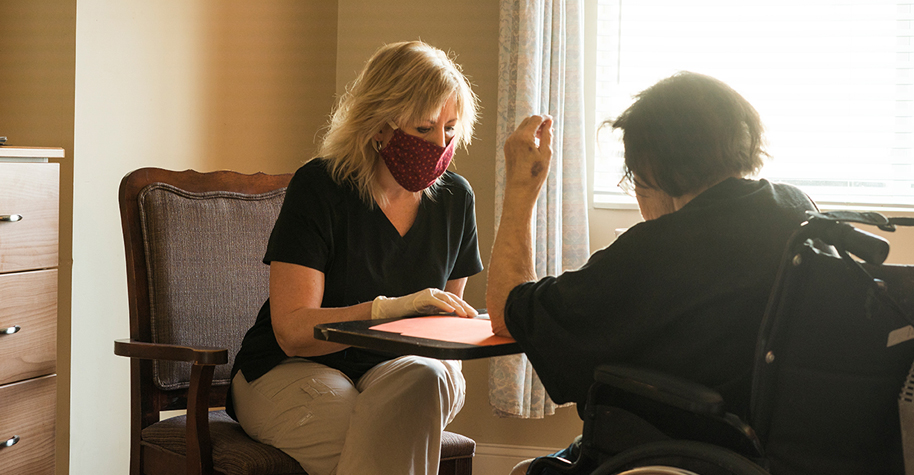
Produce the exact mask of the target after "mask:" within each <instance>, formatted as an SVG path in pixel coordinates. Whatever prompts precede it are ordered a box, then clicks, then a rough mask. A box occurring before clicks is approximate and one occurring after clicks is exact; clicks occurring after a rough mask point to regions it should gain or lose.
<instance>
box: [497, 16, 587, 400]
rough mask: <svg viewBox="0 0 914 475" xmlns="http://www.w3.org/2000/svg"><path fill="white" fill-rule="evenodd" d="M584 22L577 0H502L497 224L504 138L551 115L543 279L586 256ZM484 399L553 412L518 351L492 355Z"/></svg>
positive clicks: (537, 242)
mask: <svg viewBox="0 0 914 475" xmlns="http://www.w3.org/2000/svg"><path fill="white" fill-rule="evenodd" d="M582 23H583V18H582V10H581V1H580V0H501V13H500V26H499V28H500V33H499V61H498V62H499V67H498V110H497V113H498V121H497V133H496V140H497V146H496V150H497V154H496V165H495V169H496V175H497V178H496V185H495V203H496V204H495V222H496V223H498V222H499V221H500V219H501V205H502V200H503V198H504V183H505V157H504V152H503V147H504V143H505V139H506V138H507V137H508V135H510V134H511V132H513V131H514V129H515V127H516V126H517V124H518V123H520V121H521V120H523V119H524V117H527V116H529V115H532V114H543V113H546V114H549V115H551V116H552V117H553V118H554V120H555V122H554V126H553V131H554V134H555V139H554V140H553V142H552V149H553V155H552V168H551V169H550V172H549V178H548V179H547V181H546V184H545V186H544V187H543V192H542V194H541V195H540V197H539V200H538V201H537V204H536V210H535V214H534V216H535V217H534V219H535V220H536V226H535V231H534V232H535V236H534V239H533V242H534V246H535V249H536V273H537V275H539V276H541V277H542V276H546V275H555V274H558V273H561V272H562V271H563V270H565V269H571V268H577V267H579V266H581V265H582V264H584V262H585V261H586V260H587V257H588V256H589V253H590V249H589V248H590V246H589V243H588V235H589V234H588V228H587V185H586V181H585V179H586V163H585V156H584V109H583V64H582V62H583V51H582V48H583V39H582V33H583V32H582V27H583V25H582ZM496 226H497V224H496ZM489 402H490V404H491V405H492V407H493V408H494V410H495V412H496V414H498V415H501V416H506V417H524V418H542V417H544V416H546V415H551V414H553V413H554V412H555V407H556V405H555V404H554V403H553V402H552V400H551V399H550V398H549V395H548V394H546V391H545V390H544V389H543V385H542V383H541V382H540V380H539V378H538V377H537V376H536V373H535V372H534V371H533V368H532V367H531V366H530V363H529V362H528V361H527V358H526V357H525V356H524V355H523V354H521V355H511V356H504V357H499V358H492V360H491V362H490V364H489Z"/></svg>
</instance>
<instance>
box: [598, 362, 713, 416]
mask: <svg viewBox="0 0 914 475" xmlns="http://www.w3.org/2000/svg"><path fill="white" fill-rule="evenodd" d="M594 380H595V381H596V382H598V383H601V384H605V385H608V386H611V387H613V388H616V389H619V390H622V391H625V392H627V393H630V394H634V395H638V396H641V397H645V398H648V399H650V400H653V401H657V402H659V403H662V404H665V405H668V406H673V407H676V408H679V409H682V410H684V411H688V412H692V413H696V414H702V415H715V416H723V415H724V399H723V397H721V395H720V393H718V392H717V391H715V390H713V389H711V388H709V387H707V386H704V385H702V384H699V383H696V382H694V381H689V380H686V379H682V378H679V377H676V376H672V375H669V374H665V373H661V372H658V371H652V370H648V369H641V368H631V367H626V366H616V365H601V366H598V367H597V368H596V370H595V371H594Z"/></svg>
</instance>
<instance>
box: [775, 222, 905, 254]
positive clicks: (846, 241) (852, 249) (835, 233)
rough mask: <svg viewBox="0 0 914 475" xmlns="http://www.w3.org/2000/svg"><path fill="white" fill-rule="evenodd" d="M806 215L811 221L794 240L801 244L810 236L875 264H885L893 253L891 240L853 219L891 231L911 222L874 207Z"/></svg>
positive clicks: (804, 224)
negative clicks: (859, 226)
mask: <svg viewBox="0 0 914 475" xmlns="http://www.w3.org/2000/svg"><path fill="white" fill-rule="evenodd" d="M806 215H807V217H808V218H809V219H808V221H806V222H805V223H803V226H801V228H800V231H798V232H797V233H796V234H795V235H794V240H792V242H794V243H797V244H798V243H800V242H802V241H804V240H806V239H818V240H819V241H821V242H823V243H825V244H828V245H831V246H834V247H835V248H836V249H837V250H838V251H839V253H851V254H853V255H855V256H857V257H859V258H861V259H863V260H864V261H866V262H868V263H870V264H874V265H880V264H882V263H883V262H885V260H886V258H887V257H888V256H889V242H888V241H887V240H885V239H883V238H882V237H880V236H877V235H875V234H873V233H869V232H867V231H864V230H862V229H857V228H856V227H854V226H852V225H851V224H849V223H859V224H866V225H868V226H876V227H878V228H879V229H882V230H883V231H887V232H891V231H894V230H895V225H896V224H898V225H901V226H908V225H909V224H907V223H904V222H900V221H902V220H901V219H899V218H886V217H885V216H883V215H881V214H879V213H876V212H873V211H829V212H826V213H819V212H814V211H807V212H806ZM795 239H799V241H797V240H795Z"/></svg>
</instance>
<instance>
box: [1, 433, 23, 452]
mask: <svg viewBox="0 0 914 475" xmlns="http://www.w3.org/2000/svg"><path fill="white" fill-rule="evenodd" d="M18 443H19V436H18V435H14V436H12V437H11V438H9V439H7V441H6V442H3V443H2V444H0V449H2V448H4V447H12V446H14V445H16V444H18Z"/></svg>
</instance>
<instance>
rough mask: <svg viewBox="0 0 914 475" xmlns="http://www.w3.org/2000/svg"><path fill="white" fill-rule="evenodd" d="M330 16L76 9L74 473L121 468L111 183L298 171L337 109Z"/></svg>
mask: <svg viewBox="0 0 914 475" xmlns="http://www.w3.org/2000/svg"><path fill="white" fill-rule="evenodd" d="M336 17H337V7H336V3H335V2H332V1H324V0H321V1H316V0H315V1H299V0H284V1H279V0H270V1H264V2H250V1H240V0H218V1H216V0H213V1H198V2H187V1H184V0H160V1H155V2H149V1H143V0H118V1H108V0H81V1H79V4H78V5H77V21H76V107H75V150H74V153H73V155H72V157H73V163H74V178H73V190H74V191H73V202H74V207H73V208H74V212H73V221H74V223H75V224H74V226H73V236H74V237H73V260H74V262H73V310H72V322H73V330H72V358H71V360H72V368H73V371H72V391H71V393H72V399H71V405H72V408H73V410H72V411H71V423H72V426H71V430H72V434H74V435H73V437H71V446H70V448H71V450H70V456H71V457H70V463H71V467H70V468H71V470H70V473H74V474H90V473H91V474H122V473H126V471H127V467H128V457H129V449H128V429H129V427H128V424H127V415H128V410H129V409H128V408H129V394H128V386H127V382H128V379H127V378H128V362H127V360H126V359H123V358H118V357H115V356H114V354H113V343H112V341H113V340H114V339H117V338H125V337H126V336H127V335H128V334H129V333H128V323H127V301H126V293H125V292H126V289H125V287H126V283H125V272H124V257H123V244H122V241H121V230H120V221H119V218H118V211H117V201H116V196H117V187H118V184H119V182H120V179H121V177H123V176H124V175H125V174H126V173H127V172H128V171H130V170H133V169H135V168H139V167H143V166H158V167H164V168H173V169H186V168H194V169H197V170H204V171H205V170H215V169H221V168H230V169H236V170H239V171H243V172H254V171H261V170H262V171H266V172H286V171H291V170H294V169H295V168H297V167H298V166H299V164H300V163H301V162H302V161H303V160H304V159H305V158H307V157H309V156H310V155H312V154H313V150H314V133H315V131H316V130H317V129H318V128H319V127H320V126H321V125H322V124H323V123H324V121H325V119H326V115H327V113H328V111H329V110H330V107H331V104H332V101H333V95H334V92H335V87H336V71H335V64H336V38H337V31H336V23H337V22H336Z"/></svg>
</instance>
